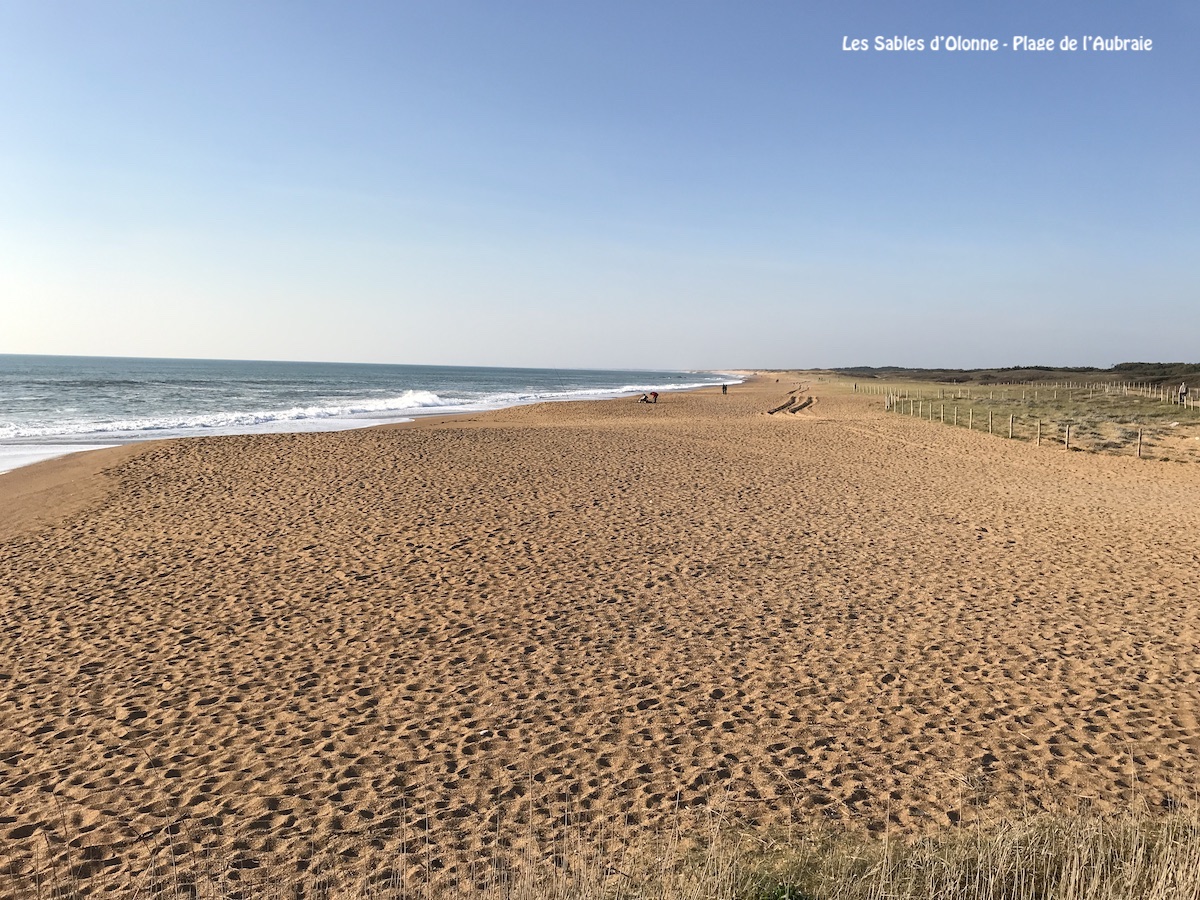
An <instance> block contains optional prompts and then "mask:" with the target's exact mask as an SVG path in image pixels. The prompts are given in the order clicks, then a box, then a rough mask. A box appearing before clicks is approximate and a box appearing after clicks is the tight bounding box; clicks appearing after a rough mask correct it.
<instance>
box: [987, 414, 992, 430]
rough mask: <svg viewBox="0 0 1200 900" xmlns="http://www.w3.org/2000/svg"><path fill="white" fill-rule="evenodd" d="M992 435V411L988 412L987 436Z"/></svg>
mask: <svg viewBox="0 0 1200 900" xmlns="http://www.w3.org/2000/svg"><path fill="white" fill-rule="evenodd" d="M991 433H992V411H991V410H990V409H989V410H988V434H991Z"/></svg>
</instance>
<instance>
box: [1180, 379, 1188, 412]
mask: <svg viewBox="0 0 1200 900" xmlns="http://www.w3.org/2000/svg"><path fill="white" fill-rule="evenodd" d="M1179 405H1180V406H1187V382H1186V381H1185V382H1183V383H1182V384H1181V385H1179Z"/></svg>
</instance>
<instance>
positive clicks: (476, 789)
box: [0, 376, 1200, 897]
mask: <svg viewBox="0 0 1200 900" xmlns="http://www.w3.org/2000/svg"><path fill="white" fill-rule="evenodd" d="M774 377H775V376H771V377H769V378H762V379H759V380H757V381H755V382H753V383H751V384H748V385H744V386H737V387H735V388H732V389H731V391H730V394H729V395H728V396H722V395H721V393H720V390H719V389H712V390H704V391H698V392H695V393H689V394H664V395H663V396H662V397H661V399H660V402H659V403H658V404H657V405H653V404H638V403H636V402H634V401H632V400H617V401H604V402H586V403H561V404H547V405H540V406H531V407H521V408H515V409H509V410H502V411H498V412H494V413H486V414H479V415H475V416H470V417H463V418H460V419H454V420H446V421H441V422H426V423H419V424H418V425H417V426H416V427H412V426H401V427H388V428H380V429H372V430H366V431H357V432H339V433H328V434H300V435H257V436H249V437H222V438H208V439H197V440H181V441H172V442H162V443H156V444H147V445H139V446H137V447H134V448H119V449H118V450H114V451H101V452H99V453H96V454H87V455H81V456H76V457H68V458H67V459H64V460H54V461H50V462H47V463H43V464H39V465H38V466H33V467H29V468H28V469H23V470H19V471H17V472H13V473H8V474H6V475H0V572H3V578H0V897H9V896H15V895H16V892H17V891H18V887H19V885H21V884H25V883H27V882H24V881H22V879H21V877H20V876H21V874H22V873H25V874H28V873H30V872H32V871H33V869H34V867H35V863H36V861H37V859H40V858H45V857H46V856H47V854H51V855H55V854H57V855H58V856H59V858H60V859H67V860H69V864H70V865H72V866H74V868H75V870H76V874H77V877H78V878H79V884H80V885H81V886H82V889H83V890H87V889H88V888H89V887H93V886H97V885H102V884H106V883H107V884H112V883H116V880H119V879H120V878H124V877H126V875H127V874H128V873H129V872H141V873H144V872H145V871H146V870H147V869H148V867H149V866H150V860H151V856H152V855H153V854H155V853H157V854H158V859H159V862H160V863H161V861H162V859H163V858H164V856H163V854H164V853H166V852H167V851H171V852H174V853H175V858H176V860H177V861H178V865H179V866H181V867H183V868H185V869H186V868H187V867H188V866H191V865H194V864H196V860H199V859H201V858H206V859H209V860H211V859H220V860H221V861H222V865H225V866H226V867H227V870H228V871H229V872H233V873H235V874H234V875H233V877H234V878H236V877H238V876H237V874H236V873H238V872H247V871H253V870H255V869H264V868H266V867H267V864H268V862H269V863H270V865H271V866H282V870H281V871H283V875H281V876H280V877H287V873H288V872H289V871H290V872H296V871H297V870H304V869H307V870H309V871H310V872H311V871H313V869H314V868H315V867H328V868H330V869H336V868H339V867H340V868H343V869H346V870H348V871H352V872H357V873H358V875H359V876H361V878H362V879H370V878H372V877H374V878H377V879H378V878H381V877H384V876H385V875H386V876H387V877H391V878H393V879H394V878H395V877H396V871H397V870H398V869H400V868H403V867H404V866H405V865H408V864H409V863H408V862H402V863H397V862H396V860H397V858H398V854H399V853H400V852H401V850H408V851H414V852H419V859H413V861H412V863H411V866H412V867H413V868H415V869H423V870H425V871H436V870H438V869H439V867H441V871H449V870H452V869H453V868H454V867H455V866H461V865H463V864H464V863H469V862H470V861H476V862H477V863H478V864H479V865H480V866H483V865H485V864H487V865H494V864H495V863H496V861H498V860H499V861H501V862H503V861H504V860H509V859H515V858H517V857H519V856H521V855H522V854H526V853H528V852H531V851H530V849H529V848H530V847H531V846H533V847H536V848H538V849H536V850H535V851H533V852H537V853H544V852H546V848H547V847H550V846H552V844H553V841H554V839H555V838H556V836H559V837H561V835H562V834H563V832H564V831H568V830H571V829H578V830H580V831H582V832H589V831H594V830H597V829H600V828H601V827H605V828H608V829H609V830H610V831H611V832H613V833H616V832H620V831H623V830H626V831H631V832H632V831H637V830H638V829H644V828H651V829H653V828H656V827H659V826H663V825H667V826H672V825H674V824H676V823H679V824H680V826H681V827H683V828H685V829H686V828H690V827H701V824H702V823H704V822H708V821H710V820H711V819H712V818H713V817H714V816H716V817H717V818H718V819H719V820H720V821H721V822H723V823H727V824H735V825H742V826H749V827H755V826H759V827H764V828H770V827H773V826H786V825H789V824H790V825H798V826H810V825H813V824H825V825H834V826H836V827H848V828H852V829H858V830H869V831H876V832H878V831H882V830H883V828H884V827H885V822H888V821H889V819H890V825H888V827H889V828H890V829H891V830H892V832H893V833H895V832H897V831H913V832H915V831H924V830H928V829H932V828H937V827H940V826H944V825H947V824H952V823H957V822H959V821H971V820H973V819H976V818H979V817H995V816H999V815H1008V814H1012V813H1015V812H1020V811H1022V810H1032V809H1039V808H1044V807H1055V806H1059V805H1061V804H1064V803H1065V804H1070V805H1074V804H1077V803H1080V802H1083V803H1087V804H1089V805H1091V806H1092V807H1094V808H1096V809H1099V810H1102V811H1103V810H1115V809H1122V808H1125V807H1126V806H1128V805H1129V804H1130V803H1138V804H1140V803H1145V804H1149V805H1150V806H1152V807H1157V806H1167V805H1171V804H1174V803H1176V802H1186V801H1188V800H1190V799H1191V797H1192V794H1193V791H1194V788H1193V785H1195V784H1196V779H1197V775H1198V774H1200V755H1198V754H1200V603H1198V601H1200V590H1198V587H1197V585H1198V583H1200V578H1198V573H1200V502H1198V498H1200V467H1198V466H1195V465H1184V464H1178V463H1157V462H1148V461H1139V460H1135V459H1129V458H1119V457H1111V456H1109V457H1106V456H1101V455H1093V454H1084V453H1066V452H1063V451H1062V450H1061V449H1058V448H1054V447H1049V446H1043V447H1041V448H1035V447H1033V446H1031V445H1029V444H1025V443H1018V442H1009V441H1005V440H1001V439H999V438H992V437H989V436H987V435H985V434H979V433H967V432H965V431H964V430H962V429H958V430H953V429H949V428H942V427H939V426H936V425H933V424H931V423H928V422H923V421H919V420H915V419H910V418H907V417H900V416H891V415H887V414H885V413H884V412H883V411H882V398H880V397H864V396H860V395H854V394H852V393H850V392H849V390H848V388H846V387H843V386H832V385H829V384H824V383H814V382H812V381H808V380H804V382H803V383H804V384H806V385H811V387H812V390H811V392H804V391H802V392H801V396H808V395H809V394H810V393H811V394H812V395H815V398H816V400H815V402H814V403H813V404H812V405H811V406H809V407H808V408H807V409H805V410H803V411H802V412H800V413H798V414H795V415H792V414H788V413H780V414H778V415H774V416H768V415H766V410H768V409H771V408H774V407H776V406H779V405H780V404H781V403H783V402H784V401H786V400H787V399H788V392H789V391H790V390H793V389H795V388H796V387H797V385H798V384H799V383H800V377H799V376H782V377H781V379H780V381H779V382H775V381H774V380H773V379H774ZM389 860H390V862H389ZM363 883H364V884H365V883H366V881H365V880H364V882H363Z"/></svg>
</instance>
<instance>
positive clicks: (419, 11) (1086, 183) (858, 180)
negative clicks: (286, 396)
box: [0, 0, 1200, 368]
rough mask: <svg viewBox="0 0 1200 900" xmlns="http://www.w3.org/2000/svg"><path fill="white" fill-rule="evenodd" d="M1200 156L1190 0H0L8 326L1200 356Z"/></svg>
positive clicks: (399, 341) (671, 359)
mask: <svg viewBox="0 0 1200 900" xmlns="http://www.w3.org/2000/svg"><path fill="white" fill-rule="evenodd" d="M877 35H878V36H882V37H893V36H898V37H904V36H906V35H907V36H909V37H911V38H914V39H921V40H923V41H924V42H925V49H924V50H922V51H911V52H893V51H885V50H875V49H871V50H868V51H866V52H856V51H848V50H844V49H843V46H844V41H845V40H847V39H849V40H853V39H855V38H865V39H866V40H867V42H868V44H869V45H871V46H873V45H874V42H875V37H876V36H877ZM937 35H941V36H951V37H953V36H963V37H967V38H995V39H997V40H998V41H1000V42H1001V43H1008V44H1009V45H1010V46H1009V47H1003V46H1002V47H1001V48H1000V49H999V50H998V51H997V52H965V51H949V50H946V49H945V47H944V46H943V47H942V48H941V49H940V50H937V51H934V50H932V49H931V48H930V46H929V44H930V41H931V39H932V38H933V37H934V36H937ZM1017 35H1029V36H1031V37H1049V38H1052V39H1054V41H1055V45H1056V48H1057V44H1058V41H1059V40H1060V39H1061V38H1063V37H1064V36H1070V37H1073V38H1076V39H1077V40H1082V39H1083V37H1084V35H1101V36H1104V37H1106V38H1111V37H1113V36H1118V35H1119V36H1122V37H1131V38H1137V37H1140V36H1144V37H1147V38H1150V39H1152V40H1153V48H1152V49H1151V50H1150V51H1148V52H1146V51H1134V50H1126V51H1123V52H1116V51H1107V52H1106V51H1095V50H1091V51H1084V50H1082V49H1077V50H1075V51H1073V52H1072V51H1062V50H1060V49H1055V50H1054V51H1048V52H1047V51H1042V52H1028V51H1015V50H1013V49H1011V45H1012V42H1013V38H1014V36H1017ZM1198 175H1200V7H1198V6H1197V4H1195V3H1194V2H1191V0H1188V2H1155V0H1149V2H1142V3H1132V2H1129V0H1121V2H1109V0H1079V2H1061V3H1053V4H1051V3H1045V2H1041V0H1039V2H1029V0H1014V2H963V0H952V2H950V0H948V2H943V3H918V2H907V3H906V2H897V0H886V2H878V3H864V2H853V0H850V2H843V3H817V2H799V0H796V2H788V3H774V2H753V3H743V2H733V0H727V2H710V0H688V2H656V0H591V2H582V0H578V2H577V0H566V2H551V0H541V2H525V0H478V2H457V0H420V2H415V0H414V2H400V0H396V2H379V3H353V2H351V3H346V2H332V0H330V2H319V3H318V2H300V0H287V2H268V0H261V2H260V0H250V2H246V0H191V2H189V0H179V2H162V0H154V2H149V0H147V2H132V0H131V2H116V0H114V2H93V0H86V2H85V0H78V2H57V0H23V2H20V0H18V2H14V0H0V308H2V312H0V352H9V353H64V354H89V355H112V356H183V357H203V358H254V359H304V360H340V361H364V362H394V363H431V364H439V363H440V364H462V365H530V366H562V367H566V366H578V367H613V366H644V367H654V368H674V367H695V368H722V367H729V368H732V367H752V366H761V367H784V366H837V365H855V364H867V365H910V366H925V365H929V366H934V365H936V366H959V367H967V366H992V365H1015V364H1033V363H1038V364H1049V365H1055V364H1058V365H1067V364H1072V365H1100V366H1105V365H1109V364H1112V363H1115V362H1121V361H1131V360H1184V361H1198V360H1200V290H1198V288H1200V178H1198Z"/></svg>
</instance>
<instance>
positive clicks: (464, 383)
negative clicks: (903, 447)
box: [0, 354, 737, 472]
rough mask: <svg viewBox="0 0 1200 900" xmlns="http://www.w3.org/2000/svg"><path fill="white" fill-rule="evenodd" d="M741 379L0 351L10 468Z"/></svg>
mask: <svg viewBox="0 0 1200 900" xmlns="http://www.w3.org/2000/svg"><path fill="white" fill-rule="evenodd" d="M735 381H737V378H735V377H733V376H729V375H721V374H720V373H713V372H677V371H672V372H667V371H638V370H621V369H614V370H601V369H505V368H491V367H479V368H476V367H466V366H401V365H369V364H362V363H309V362H254V361H241V360H194V359H121V358H105V357H82V356H17V355H5V354H0V472H5V471H9V470H11V469H14V468H17V467H19V466H23V465H27V464H29V463H32V462H36V461H38V460H41V459H48V458H50V457H53V456H60V455H63V454H65V453H70V452H74V451H78V450H87V449H93V448H97V447H107V446H113V445H116V444H123V443H130V442H133V441H142V440H150V439H159V438H178V437H192V436H197V435H213V434H251V433H257V432H283V431H340V430H344V429H348V428H363V427H365V426H369V425H378V424H383V423H386V422H403V421H409V420H411V419H413V418H414V417H416V416H420V415H431V414H450V413H465V412H472V411H475V410H486V409H498V408H500V407H504V406H516V405H518V404H523V403H539V402H544V401H554V400H583V399H601V398H608V397H620V396H624V395H628V394H637V393H642V392H645V391H659V392H667V391H672V390H686V389H689V388H695V387H700V386H704V385H709V384H720V383H722V382H725V383H732V382H735Z"/></svg>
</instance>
